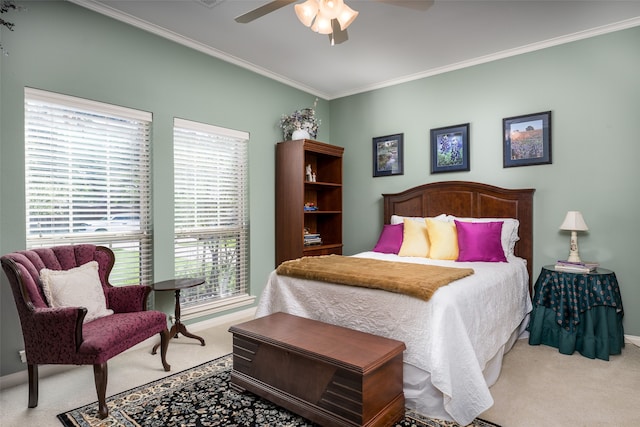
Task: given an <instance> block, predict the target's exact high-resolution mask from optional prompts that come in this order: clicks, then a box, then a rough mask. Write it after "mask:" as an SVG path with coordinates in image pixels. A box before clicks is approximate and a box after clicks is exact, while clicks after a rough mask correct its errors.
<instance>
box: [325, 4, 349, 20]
mask: <svg viewBox="0 0 640 427" xmlns="http://www.w3.org/2000/svg"><path fill="white" fill-rule="evenodd" d="M343 7H344V0H320V13H322V14H323V15H324V16H325V17H327V18H329V20H331V19H336V18H337V17H338V15H339V14H340V11H341V10H342V8H343Z"/></svg>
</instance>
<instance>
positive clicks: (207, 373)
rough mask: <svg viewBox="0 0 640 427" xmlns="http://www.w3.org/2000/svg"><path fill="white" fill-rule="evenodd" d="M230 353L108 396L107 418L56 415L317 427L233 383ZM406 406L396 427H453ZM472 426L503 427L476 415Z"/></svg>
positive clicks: (129, 424)
mask: <svg viewBox="0 0 640 427" xmlns="http://www.w3.org/2000/svg"><path fill="white" fill-rule="evenodd" d="M232 366H233V362H232V358H231V355H227V356H223V357H221V358H218V359H215V360H212V361H210V362H207V363H204V364H202V365H200V366H196V367H195V368H191V369H187V370H185V371H182V372H179V373H177V374H173V375H170V376H168V377H165V378H162V379H160V380H157V381H154V382H151V383H149V384H144V385H141V386H139V387H136V388H134V389H131V390H128V391H125V392H122V393H120V394H117V395H115V396H112V397H110V398H108V399H107V405H108V406H109V417H107V418H106V419H104V420H100V419H99V418H98V417H97V413H98V402H94V403H91V404H89V405H85V406H82V407H80V408H78V409H74V410H72V411H69V412H65V413H62V414H59V415H58V419H59V420H60V421H61V422H62V424H63V425H65V426H67V427H169V426H176V427H177V426H189V427H205V426H206V427H211V426H230V427H233V426H243V427H249V426H270V427H276V426H277V427H314V426H315V424H313V423H311V422H310V421H308V420H306V419H304V418H302V417H300V416H298V415H296V414H294V413H291V412H289V411H287V410H285V409H282V408H280V407H278V406H276V405H274V404H273V403H271V402H269V401H267V400H264V399H262V398H260V397H258V396H256V395H254V394H252V393H249V392H246V393H237V392H236V391H234V390H233V389H231V388H230V387H229V379H230V373H231V368H232ZM455 426H458V424H457V423H454V422H448V421H442V420H436V419H433V418H428V417H425V416H423V415H420V414H418V413H416V412H413V411H410V410H407V411H406V413H405V417H404V419H403V420H401V421H400V422H399V423H397V424H396V425H395V427H455ZM472 426H474V427H499V426H497V424H493V423H490V422H488V421H484V420H481V419H476V420H475V421H474V422H473V424H472Z"/></svg>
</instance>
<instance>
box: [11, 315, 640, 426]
mask: <svg viewBox="0 0 640 427" xmlns="http://www.w3.org/2000/svg"><path fill="white" fill-rule="evenodd" d="M244 320H245V319H242V318H237V319H233V321H232V322H227V323H221V324H218V325H215V326H213V327H209V328H207V329H204V330H202V329H199V328H198V327H197V326H196V327H194V328H189V329H190V330H191V331H192V332H196V333H197V334H198V335H201V336H202V337H203V338H204V339H205V341H206V343H207V345H206V346H205V347H201V346H200V343H199V342H198V341H196V340H191V339H187V338H184V337H181V338H179V339H178V340H172V343H171V346H170V348H169V350H170V352H169V355H168V359H169V363H171V366H172V369H171V371H172V372H179V371H181V370H184V369H187V368H189V367H192V366H196V365H198V364H200V363H204V362H206V361H208V360H211V359H213V358H216V357H219V356H223V355H225V354H228V353H230V352H231V351H232V346H231V334H229V333H228V332H227V329H228V328H229V326H230V325H231V324H234V323H239V322H241V321H244ZM246 320H248V319H246ZM153 344H155V340H154V341H151V342H148V343H145V345H144V346H142V347H139V348H137V349H136V350H133V351H131V352H127V353H125V354H123V355H120V356H118V357H116V358H114V359H113V360H111V361H110V362H109V385H108V388H107V395H108V396H111V395H113V394H116V393H119V392H122V391H124V390H128V389H130V388H132V387H135V386H136V385H140V384H144V383H147V382H150V381H153V380H156V379H159V378H162V377H164V376H166V375H167V374H166V373H165V372H164V371H163V370H162V367H161V363H160V357H159V355H156V356H152V355H151V354H150V350H151V347H152V346H153ZM46 368H48V367H44V368H43V369H42V370H41V374H42V375H41V376H42V378H41V381H40V401H39V405H38V407H37V408H34V409H28V408H27V395H28V393H27V385H26V373H25V374H24V381H25V383H24V384H20V385H16V386H12V387H9V388H3V389H2V390H1V391H0V425H1V426H2V427H14V426H16V427H17V426H39V427H40V426H42V427H48V426H53V427H60V426H61V424H60V423H59V421H58V420H57V419H56V415H57V414H59V413H61V412H64V411H68V410H71V409H74V408H77V407H79V406H82V405H86V404H88V403H91V402H94V401H95V400H96V399H97V398H96V393H95V388H94V384H93V371H92V369H91V367H90V366H82V367H74V368H71V369H70V370H66V371H64V373H57V374H54V375H49V376H46V374H47V371H49V370H48V369H46ZM7 383H8V381H6V378H3V380H2V382H0V385H2V386H3V387H5V386H6V384H7ZM491 393H492V394H493V396H494V400H495V404H494V406H493V407H492V408H491V409H490V410H488V411H487V412H485V413H484V414H481V415H480V417H481V418H483V419H486V420H489V421H492V422H494V423H496V424H500V425H501V426H503V427H520V426H523V427H524V426H554V427H555V426H571V427H580V426H589V427H594V426H616V427H626V426H629V427H631V426H639V425H640V400H639V396H640V348H638V347H635V346H634V345H632V344H627V346H626V347H625V348H624V349H623V353H622V355H621V356H613V357H612V359H611V361H610V362H604V361H601V360H591V359H587V358H585V357H582V356H580V355H579V354H574V355H572V356H564V355H561V354H559V353H558V351H557V349H554V348H551V347H546V346H538V347H533V346H529V344H528V343H527V342H526V340H521V341H519V342H518V343H516V345H515V346H514V348H513V350H512V351H511V352H510V353H508V354H507V356H506V357H505V361H504V366H503V371H502V374H501V376H500V378H499V379H498V382H497V383H496V384H495V385H494V386H493V387H492V388H491Z"/></svg>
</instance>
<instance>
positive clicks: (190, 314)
mask: <svg viewBox="0 0 640 427" xmlns="http://www.w3.org/2000/svg"><path fill="white" fill-rule="evenodd" d="M255 300H256V297H255V296H253V295H247V294H245V295H240V296H237V297H231V298H225V299H222V300H218V301H214V302H210V303H206V304H200V305H197V306H193V307H186V308H183V309H182V310H181V316H180V320H181V321H188V320H193V319H197V318H200V317H204V316H210V315H212V314H216V313H220V312H223V311H227V310H234V309H237V308H241V307H247V306H250V305H253V303H254V302H255ZM171 318H172V320H174V319H173V316H171Z"/></svg>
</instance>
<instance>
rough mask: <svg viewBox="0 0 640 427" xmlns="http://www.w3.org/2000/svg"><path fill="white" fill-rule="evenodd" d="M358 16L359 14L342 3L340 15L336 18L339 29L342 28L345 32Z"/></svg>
mask: <svg viewBox="0 0 640 427" xmlns="http://www.w3.org/2000/svg"><path fill="white" fill-rule="evenodd" d="M358 14H359V12H357V11H355V10H353V9H351V8H350V7H349V6H347V5H346V3H344V4H343V6H342V10H341V11H340V14H338V17H337V18H336V19H337V20H338V22H339V23H340V28H342V30H343V31H344V30H346V29H347V27H348V26H349V25H351V23H352V22H353V21H355V20H356V17H357V16H358Z"/></svg>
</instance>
